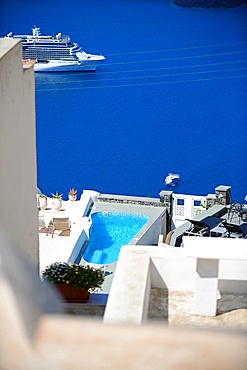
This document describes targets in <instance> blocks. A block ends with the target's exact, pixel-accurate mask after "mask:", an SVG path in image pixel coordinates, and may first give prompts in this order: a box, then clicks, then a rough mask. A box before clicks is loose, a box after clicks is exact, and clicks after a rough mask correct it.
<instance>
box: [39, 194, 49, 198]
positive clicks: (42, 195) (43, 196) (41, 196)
mask: <svg viewBox="0 0 247 370" xmlns="http://www.w3.org/2000/svg"><path fill="white" fill-rule="evenodd" d="M39 198H47V196H46V195H45V194H39Z"/></svg>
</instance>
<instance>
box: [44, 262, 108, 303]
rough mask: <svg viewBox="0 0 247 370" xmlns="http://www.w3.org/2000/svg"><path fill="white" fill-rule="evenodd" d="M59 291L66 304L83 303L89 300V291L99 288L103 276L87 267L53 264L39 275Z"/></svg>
mask: <svg viewBox="0 0 247 370" xmlns="http://www.w3.org/2000/svg"><path fill="white" fill-rule="evenodd" d="M41 276H42V278H43V279H44V281H46V280H48V281H49V282H50V283H51V284H54V285H55V287H56V288H57V289H58V290H59V291H60V293H61V294H62V296H63V297H64V299H65V301H66V302H75V303H76V302H78V303H83V302H87V301H88V300H89V296H90V291H94V290H95V289H96V288H101V285H102V284H103V282H104V279H105V274H104V272H103V271H102V270H100V269H96V268H94V267H91V266H89V265H78V264H76V263H67V262H54V263H52V264H51V265H50V266H48V267H46V268H45V270H44V271H42V274H41Z"/></svg>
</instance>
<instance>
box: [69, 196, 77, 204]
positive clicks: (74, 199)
mask: <svg viewBox="0 0 247 370" xmlns="http://www.w3.org/2000/svg"><path fill="white" fill-rule="evenodd" d="M76 198H77V196H76V194H69V200H70V201H71V202H75V201H76Z"/></svg>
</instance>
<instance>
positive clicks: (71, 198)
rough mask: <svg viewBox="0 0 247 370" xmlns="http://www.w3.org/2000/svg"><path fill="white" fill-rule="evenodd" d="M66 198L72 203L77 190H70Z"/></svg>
mask: <svg viewBox="0 0 247 370" xmlns="http://www.w3.org/2000/svg"><path fill="white" fill-rule="evenodd" d="M68 196H69V200H71V201H72V202H74V201H75V200H76V196H77V190H76V189H74V188H70V190H69V192H68Z"/></svg>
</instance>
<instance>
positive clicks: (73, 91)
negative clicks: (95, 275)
mask: <svg viewBox="0 0 247 370" xmlns="http://www.w3.org/2000/svg"><path fill="white" fill-rule="evenodd" d="M34 24H35V25H36V26H38V27H40V28H41V32H42V34H44V35H45V34H51V35H55V34H57V33H58V32H61V33H63V34H67V35H69V36H70V37H71V39H72V40H73V41H75V42H77V43H78V44H79V45H80V46H82V48H83V49H84V50H85V51H87V52H89V53H95V54H103V55H104V56H105V57H106V60H105V61H104V62H103V63H102V64H101V65H100V67H99V68H98V69H97V71H96V72H93V73H54V74H37V75H36V76H35V81H36V121H37V165H38V179H37V183H38V187H39V188H40V189H41V190H42V192H44V193H46V194H47V195H48V196H49V195H50V194H51V192H52V193H54V192H56V191H58V192H59V193H63V194H64V199H67V192H68V190H69V188H70V187H74V188H76V189H78V193H79V194H80V192H81V191H82V190H83V189H93V190H97V191H99V192H101V193H113V194H123V195H135V196H151V197H159V192H160V191H161V190H163V189H166V186H165V185H164V178H165V176H166V175H167V174H168V173H169V172H176V173H179V174H180V176H181V182H180V184H179V185H177V186H176V187H175V188H173V190H174V192H176V193H187V194H195V195H207V194H208V193H214V189H215V187H216V186H218V185H229V186H232V191H231V193H232V196H233V198H235V199H238V200H240V201H243V200H244V196H245V195H246V194H247V161H246V158H247V146H246V142H247V141H246V137H247V135H246V133H247V129H246V124H247V85H246V83H247V63H246V61H247V7H243V6H242V7H239V8H235V9H233V8H232V9H198V8H195V9H193V8H190V9H185V8H179V7H175V6H174V5H173V4H172V2H171V1H168V0H87V1H86V0H84V1H83V0H71V1H65V0H60V1H58V0H53V1H48V0H42V1H30V0H24V1H19V0H10V1H7V0H5V1H3V2H1V5H0V35H1V36H5V35H6V34H7V33H8V32H10V31H12V32H13V33H14V34H25V33H27V34H30V33H31V27H32V26H33V25H34Z"/></svg>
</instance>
